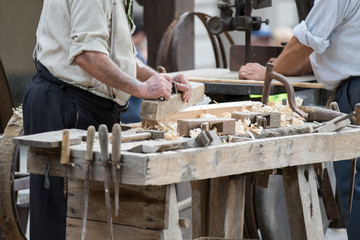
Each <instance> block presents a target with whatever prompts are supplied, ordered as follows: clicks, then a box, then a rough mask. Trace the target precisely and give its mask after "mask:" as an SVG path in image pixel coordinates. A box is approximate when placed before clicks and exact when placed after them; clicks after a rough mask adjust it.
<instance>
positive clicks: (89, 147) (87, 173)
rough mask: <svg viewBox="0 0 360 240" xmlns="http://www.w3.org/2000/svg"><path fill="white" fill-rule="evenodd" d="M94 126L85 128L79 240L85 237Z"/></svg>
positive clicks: (83, 239)
mask: <svg viewBox="0 0 360 240" xmlns="http://www.w3.org/2000/svg"><path fill="white" fill-rule="evenodd" d="M94 137H95V127H94V126H89V127H88V129H87V137H86V153H85V160H86V171H85V180H84V193H83V216H82V228H81V240H85V237H86V221H87V215H88V205H89V178H90V171H91V163H92V161H93V147H94Z"/></svg>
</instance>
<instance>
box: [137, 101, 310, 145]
mask: <svg viewBox="0 0 360 240" xmlns="http://www.w3.org/2000/svg"><path fill="white" fill-rule="evenodd" d="M302 103H303V100H302V99H301V98H299V97H297V98H296V104H297V105H298V106H301V105H302ZM233 112H245V113H246V112H265V113H271V112H280V113H281V116H280V122H281V126H282V127H291V126H301V125H303V124H304V121H305V119H304V118H302V117H300V116H299V115H298V114H297V113H295V112H293V111H292V110H291V108H290V106H289V105H288V104H286V105H282V104H281V102H269V103H268V105H263V104H262V103H261V102H253V104H252V105H247V106H244V107H243V108H242V109H241V111H239V110H234V111H233ZM218 117H222V118H230V117H231V113H229V112H224V113H222V114H221V116H216V115H213V114H208V113H202V114H201V115H200V117H199V118H218ZM176 125H177V124H176V123H173V122H168V123H159V125H156V126H154V127H150V128H147V129H156V130H160V131H164V132H165V138H166V139H168V140H174V139H178V138H179V134H178V133H177V126H176ZM144 128H146V127H144ZM263 130H264V129H263V127H262V126H260V127H258V126H257V124H252V123H251V121H250V120H249V119H246V120H244V121H241V120H238V121H237V122H236V125H235V132H236V134H246V133H252V134H261V133H262V132H263ZM200 132H201V130H200V129H199V128H198V129H194V130H191V131H190V136H191V137H192V138H195V137H197V136H198V134H199V133H200Z"/></svg>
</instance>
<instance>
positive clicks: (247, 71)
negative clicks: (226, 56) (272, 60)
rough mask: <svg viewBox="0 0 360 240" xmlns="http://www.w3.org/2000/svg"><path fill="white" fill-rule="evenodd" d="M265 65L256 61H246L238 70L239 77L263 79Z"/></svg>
mask: <svg viewBox="0 0 360 240" xmlns="http://www.w3.org/2000/svg"><path fill="white" fill-rule="evenodd" d="M265 73H266V67H264V66H262V65H260V64H258V63H247V64H246V65H244V66H242V67H241V68H240V70H239V79H251V80H259V81H264V79H265Z"/></svg>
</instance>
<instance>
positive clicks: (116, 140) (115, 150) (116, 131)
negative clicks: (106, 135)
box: [111, 123, 121, 164]
mask: <svg viewBox="0 0 360 240" xmlns="http://www.w3.org/2000/svg"><path fill="white" fill-rule="evenodd" d="M120 143H121V127H120V124H118V123H116V124H114V126H113V128H112V151H111V161H112V163H114V164H117V163H119V162H120V151H121V145H120Z"/></svg>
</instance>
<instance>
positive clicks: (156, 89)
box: [141, 73, 172, 100]
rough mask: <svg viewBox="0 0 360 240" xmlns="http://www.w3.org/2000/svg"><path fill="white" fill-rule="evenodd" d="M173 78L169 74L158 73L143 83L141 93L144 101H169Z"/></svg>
mask: <svg viewBox="0 0 360 240" xmlns="http://www.w3.org/2000/svg"><path fill="white" fill-rule="evenodd" d="M171 89H172V85H171V77H170V76H169V75H168V74H164V73H157V74H154V75H153V76H152V77H150V78H149V79H148V80H146V81H145V82H143V90H142V92H141V94H142V96H141V98H143V99H158V98H161V97H163V98H164V99H165V100H169V99H170V96H171Z"/></svg>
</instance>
